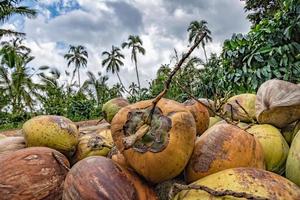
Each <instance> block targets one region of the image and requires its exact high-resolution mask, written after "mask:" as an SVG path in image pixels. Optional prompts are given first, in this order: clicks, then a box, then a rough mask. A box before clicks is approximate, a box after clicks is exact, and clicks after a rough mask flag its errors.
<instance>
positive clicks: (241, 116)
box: [223, 93, 256, 122]
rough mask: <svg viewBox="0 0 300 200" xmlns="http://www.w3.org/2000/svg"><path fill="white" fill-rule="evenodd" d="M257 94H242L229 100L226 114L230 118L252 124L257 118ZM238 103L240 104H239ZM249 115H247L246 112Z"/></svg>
mask: <svg viewBox="0 0 300 200" xmlns="http://www.w3.org/2000/svg"><path fill="white" fill-rule="evenodd" d="M255 100H256V95H255V94H248V93H246V94H240V95H236V96H233V97H231V98H229V99H228V100H227V102H226V104H225V105H224V108H223V109H224V112H225V113H226V115H227V116H228V117H232V118H233V119H234V120H240V121H243V122H251V121H252V120H253V119H256V117H255ZM237 102H238V103H237ZM244 109H245V111H246V112H247V113H248V115H249V116H248V115H247V114H246V112H245V111H244Z"/></svg>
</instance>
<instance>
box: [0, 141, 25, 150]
mask: <svg viewBox="0 0 300 200" xmlns="http://www.w3.org/2000/svg"><path fill="white" fill-rule="evenodd" d="M25 147H26V144H25V140H24V137H6V138H4V139H2V140H0V154H1V153H7V152H11V151H16V150H19V149H24V148H25Z"/></svg>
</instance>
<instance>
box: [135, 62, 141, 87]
mask: <svg viewBox="0 0 300 200" xmlns="http://www.w3.org/2000/svg"><path fill="white" fill-rule="evenodd" d="M134 64H135V71H136V78H137V81H138V85H139V90H141V83H140V77H139V71H138V68H137V61H135V62H134Z"/></svg>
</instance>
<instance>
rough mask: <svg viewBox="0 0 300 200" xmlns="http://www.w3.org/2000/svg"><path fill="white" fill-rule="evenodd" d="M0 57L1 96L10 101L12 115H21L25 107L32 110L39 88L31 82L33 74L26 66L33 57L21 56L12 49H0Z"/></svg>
mask: <svg viewBox="0 0 300 200" xmlns="http://www.w3.org/2000/svg"><path fill="white" fill-rule="evenodd" d="M0 55H1V65H0V90H2V94H1V95H3V96H5V97H6V98H8V99H10V103H11V104H10V106H11V108H12V112H13V113H14V114H16V113H17V114H20V113H22V112H23V111H24V108H25V107H27V108H29V109H30V110H33V106H34V105H35V98H34V96H38V95H39V92H38V88H39V86H38V85H37V84H35V83H34V82H33V80H32V76H33V74H31V73H30V70H29V68H28V66H27V64H28V63H29V62H30V61H32V60H33V57H31V56H29V55H27V56H21V55H19V54H18V53H17V52H16V51H15V50H12V48H11V50H9V51H8V50H7V49H6V48H2V49H1V51H0ZM43 69H46V68H44V67H42V68H41V70H43ZM37 71H38V70H37ZM34 73H36V71H35V72H34Z"/></svg>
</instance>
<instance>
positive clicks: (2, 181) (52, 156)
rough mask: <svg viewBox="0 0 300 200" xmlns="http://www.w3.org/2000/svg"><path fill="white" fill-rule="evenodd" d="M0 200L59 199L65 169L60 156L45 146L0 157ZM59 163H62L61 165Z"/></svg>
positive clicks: (63, 158)
mask: <svg viewBox="0 0 300 200" xmlns="http://www.w3.org/2000/svg"><path fill="white" fill-rule="evenodd" d="M0 163H1V164H0V165H1V167H0V197H1V199H2V200H11V199H22V200H33V199H34V200H42V199H49V200H50V199H61V196H62V190H63V181H64V179H65V176H66V174H67V170H66V169H65V168H64V167H63V165H64V166H69V162H68V160H67V159H66V157H65V156H64V155H62V154H61V153H59V152H58V151H56V150H54V149H50V148H46V147H32V148H26V149H21V150H18V151H15V152H11V153H9V154H3V155H1V156H0ZM61 163H64V164H63V165H62V164H61Z"/></svg>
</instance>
